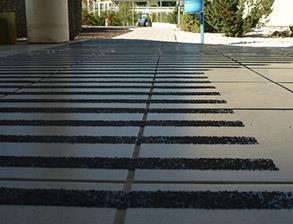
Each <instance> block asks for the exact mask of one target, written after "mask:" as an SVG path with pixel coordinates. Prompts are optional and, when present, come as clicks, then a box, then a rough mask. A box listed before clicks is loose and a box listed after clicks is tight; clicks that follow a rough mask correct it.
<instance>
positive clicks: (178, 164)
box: [0, 156, 278, 170]
mask: <svg viewBox="0 0 293 224" xmlns="http://www.w3.org/2000/svg"><path fill="white" fill-rule="evenodd" d="M0 167H45V168H87V169H128V170H135V169H175V170H278V168H277V167H276V165H275V164H274V162H273V161H272V160H271V159H227V158H223V159H217V158H198V159H189V158H139V159H131V158H107V157H106V158H102V157H91V158H90V157H31V156H0Z"/></svg>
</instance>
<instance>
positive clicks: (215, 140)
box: [0, 135, 258, 145]
mask: <svg viewBox="0 0 293 224" xmlns="http://www.w3.org/2000/svg"><path fill="white" fill-rule="evenodd" d="M0 142H18V143H20V142H23V143H25V142H26V143H68V144H134V143H138V144H212V145H214V144H228V145H235V144H237V145H251V144H258V142H257V140H256V139H255V138H253V137H231V136H223V137H218V136H180V137H179V136H149V137H141V138H140V139H138V140H137V137H135V136H61V135H56V136H54V135H0Z"/></svg>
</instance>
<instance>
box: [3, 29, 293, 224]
mask: <svg viewBox="0 0 293 224" xmlns="http://www.w3.org/2000/svg"><path fill="white" fill-rule="evenodd" d="M142 30H143V29H142ZM145 30H148V28H146V29H145ZM159 31H160V30H159V29H158V34H157V36H156V37H154V38H157V40H161V39H160V38H164V37H163V36H162V35H163V34H164V31H162V30H161V32H159ZM142 33H143V32H142ZM149 34H150V35H151V32H150V33H149ZM169 34H170V33H169ZM169 34H168V35H169ZM149 38H151V36H150V37H149ZM165 38H167V39H168V38H169V39H170V41H173V40H172V38H174V36H172V35H171V36H170V35H169V36H167V37H165ZM7 55H8V56H7V57H3V60H1V62H0V216H1V222H3V223H5V224H6V223H7V224H15V223H19V222H22V223H60V224H61V223H77V224H78V223H103V224H104V223H106V224H108V223H111V224H112V223H113V224H118V223H129V224H131V223H179V222H182V223H194V222H195V220H196V223H284V224H285V223H290V221H291V219H292V217H293V210H292V208H293V196H292V195H293V193H292V192H293V178H292V175H291V173H292V172H291V171H292V169H293V165H292V162H291V160H292V159H291V158H292V157H293V154H292V145H293V141H292V136H293V131H292V130H293V97H292V88H293V87H292V84H291V82H293V81H292V77H293V76H292V75H291V73H290V70H291V68H293V67H292V66H293V63H292V61H293V60H292V59H293V58H292V55H293V53H292V49H278V50H272V49H270V48H261V49H258V50H257V49H250V48H240V47H227V46H210V45H206V46H203V45H194V44H179V43H167V42H159V41H157V42H156V41H139V40H99V41H97V40H96V41H85V42H80V43H72V44H68V45H62V46H59V47H54V48H52V49H49V50H48V49H46V50H41V49H39V51H34V52H33V53H32V52H30V53H29V55H27V54H25V52H24V51H23V53H22V54H18V55H14V56H13V55H12V54H7ZM11 55H12V56H11Z"/></svg>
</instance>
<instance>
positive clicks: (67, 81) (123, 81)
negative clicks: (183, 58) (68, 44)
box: [0, 77, 211, 84]
mask: <svg viewBox="0 0 293 224" xmlns="http://www.w3.org/2000/svg"><path fill="white" fill-rule="evenodd" d="M205 78H208V77H205ZM203 79H204V78H203ZM31 82H34V80H30V81H27V80H1V79H0V83H31ZM152 82H153V81H144V80H135V81H133V80H108V81H105V80H98V81H93V80H77V81H73V80H71V81H69V80H60V81H38V83H58V84H61V83H72V84H77V83H78V84H80V83H152ZM156 83H174V84H177V83H185V84H188V83H195V84H206V83H211V82H210V81H181V80H178V81H169V80H166V81H158V80H157V81H156Z"/></svg>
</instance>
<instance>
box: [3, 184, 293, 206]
mask: <svg viewBox="0 0 293 224" xmlns="http://www.w3.org/2000/svg"><path fill="white" fill-rule="evenodd" d="M0 204H1V205H34V206H67V207H99V208H120V209H121V208H199V209H292V208H293V192H278V191H273V192H267V191H263V192H261V191H250V192H238V191H220V192H211V191H190V192H188V191H149V192H148V191H133V192H130V193H125V192H122V191H93V190H90V191H84V190H63V189H50V190H45V189H17V188H0Z"/></svg>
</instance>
